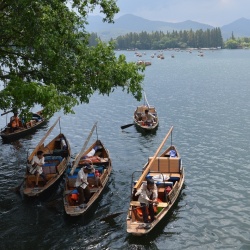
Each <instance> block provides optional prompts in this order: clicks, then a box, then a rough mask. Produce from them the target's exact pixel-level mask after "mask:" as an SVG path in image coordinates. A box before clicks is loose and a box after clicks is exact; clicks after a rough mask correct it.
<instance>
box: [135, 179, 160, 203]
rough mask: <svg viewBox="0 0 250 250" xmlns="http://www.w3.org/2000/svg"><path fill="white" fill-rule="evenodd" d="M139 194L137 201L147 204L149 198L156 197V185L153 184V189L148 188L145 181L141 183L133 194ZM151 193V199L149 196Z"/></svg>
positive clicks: (153, 198)
mask: <svg viewBox="0 0 250 250" xmlns="http://www.w3.org/2000/svg"><path fill="white" fill-rule="evenodd" d="M137 195H140V196H139V198H138V201H139V202H140V203H146V204H147V205H148V204H149V200H155V199H157V197H158V192H157V186H156V185H155V184H154V189H150V190H148V188H147V183H142V185H141V187H140V188H139V189H138V190H137V192H136V194H135V196H137ZM151 195H152V199H150V196H151Z"/></svg>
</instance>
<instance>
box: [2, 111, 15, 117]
mask: <svg viewBox="0 0 250 250" xmlns="http://www.w3.org/2000/svg"><path fill="white" fill-rule="evenodd" d="M12 111H13V110H9V111H6V112H4V113H2V114H1V116H3V115H6V114H8V113H10V112H12Z"/></svg>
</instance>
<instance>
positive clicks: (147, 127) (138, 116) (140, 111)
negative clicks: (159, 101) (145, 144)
mask: <svg viewBox="0 0 250 250" xmlns="http://www.w3.org/2000/svg"><path fill="white" fill-rule="evenodd" d="M145 110H148V111H149V113H151V114H152V115H154V116H155V118H154V121H153V122H152V123H147V122H146V120H145V118H146V117H145ZM133 119H134V123H135V125H136V127H137V128H139V129H141V130H143V131H152V130H155V129H156V128H157V127H158V125H159V119H158V116H157V111H156V108H155V107H154V106H149V105H140V106H138V107H137V108H136V109H135V112H134V117H133Z"/></svg>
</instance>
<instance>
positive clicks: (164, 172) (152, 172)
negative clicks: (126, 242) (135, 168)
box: [127, 127, 184, 236]
mask: <svg viewBox="0 0 250 250" xmlns="http://www.w3.org/2000/svg"><path fill="white" fill-rule="evenodd" d="M172 129H173V127H171V129H170V130H169V132H168V134H167V135H166V137H165V139H164V140H163V142H162V144H161V145H160V147H159V148H158V150H157V151H156V153H155V155H154V156H153V157H149V158H148V161H147V163H146V164H145V165H144V167H143V171H142V173H141V175H140V177H139V179H134V176H135V172H134V173H133V175H132V184H131V187H132V192H131V193H132V196H131V201H130V205H129V210H128V213H127V232H128V233H131V234H133V235H135V236H141V235H145V234H148V233H149V232H150V231H151V230H153V229H154V228H155V227H156V226H157V225H158V223H159V222H160V221H161V220H162V219H163V218H164V217H165V216H166V214H167V213H168V211H169V210H170V209H171V207H172V206H173V205H174V204H175V202H176V200H177V198H178V196H179V194H180V192H181V189H182V187H183V184H184V168H183V167H182V162H181V157H180V154H179V152H178V150H177V148H176V147H175V146H174V145H172V141H171V146H169V147H168V148H167V149H166V150H164V152H163V153H162V154H161V155H160V156H158V154H159V152H160V150H161V148H162V147H163V145H164V143H165V141H166V140H167V138H168V137H169V135H170V133H171V135H172ZM148 178H150V179H153V180H154V183H155V184H156V186H157V190H158V204H155V206H154V214H155V220H154V221H153V222H149V223H144V221H143V217H142V210H141V208H140V206H141V205H140V203H139V201H138V196H135V194H136V192H137V190H138V189H139V188H140V186H141V184H142V183H143V182H146V181H147V179H148Z"/></svg>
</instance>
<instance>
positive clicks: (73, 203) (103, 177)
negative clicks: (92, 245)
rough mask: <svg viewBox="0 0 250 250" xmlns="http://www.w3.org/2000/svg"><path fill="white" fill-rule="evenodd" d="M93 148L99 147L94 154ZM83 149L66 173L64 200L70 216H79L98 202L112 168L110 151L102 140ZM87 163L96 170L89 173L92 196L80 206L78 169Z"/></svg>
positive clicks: (66, 210)
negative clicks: (99, 182)
mask: <svg viewBox="0 0 250 250" xmlns="http://www.w3.org/2000/svg"><path fill="white" fill-rule="evenodd" d="M83 148H84V147H83ZM93 149H97V150H95V151H94V155H92V154H90V152H93ZM82 151H83V150H82ZM82 151H81V152H80V153H79V154H78V155H77V156H76V158H75V160H74V165H73V167H72V169H71V170H68V171H67V174H66V182H65V189H64V194H63V201H64V209H65V212H66V214H68V215H70V216H79V215H82V214H85V213H86V212H87V211H89V210H90V208H91V207H92V206H93V204H94V203H96V202H97V200H98V198H99V197H100V196H101V194H102V192H103V190H104V188H105V186H106V185H107V183H108V180H109V177H110V174H111V170H112V164H111V159H110V156H109V151H108V150H107V149H106V148H105V146H104V145H103V143H102V142H101V141H100V140H96V141H95V142H94V143H93V144H92V145H91V146H90V147H89V148H88V149H87V150H86V151H84V152H82ZM87 155H88V156H87ZM90 155H92V156H90ZM86 163H87V164H90V165H92V167H93V170H94V171H93V173H90V174H88V186H89V188H90V193H91V197H90V199H89V201H88V203H86V204H85V206H84V207H82V206H79V205H80V204H79V203H78V202H79V201H78V198H79V194H78V191H77V187H76V178H77V174H78V171H79V170H80V169H81V168H82V167H83V166H84V165H85V164H86ZM96 172H98V175H99V178H100V181H101V185H99V184H98V182H97V181H96V179H95V175H96Z"/></svg>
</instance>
